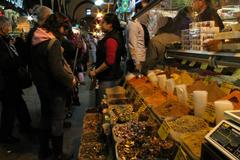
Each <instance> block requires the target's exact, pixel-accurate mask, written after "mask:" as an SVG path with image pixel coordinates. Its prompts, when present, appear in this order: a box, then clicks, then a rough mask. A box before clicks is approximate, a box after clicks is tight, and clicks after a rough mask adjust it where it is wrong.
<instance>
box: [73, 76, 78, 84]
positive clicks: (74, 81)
mask: <svg viewBox="0 0 240 160" xmlns="http://www.w3.org/2000/svg"><path fill="white" fill-rule="evenodd" d="M72 84H73V86H75V85H76V84H77V79H76V77H75V76H74V77H73V80H72Z"/></svg>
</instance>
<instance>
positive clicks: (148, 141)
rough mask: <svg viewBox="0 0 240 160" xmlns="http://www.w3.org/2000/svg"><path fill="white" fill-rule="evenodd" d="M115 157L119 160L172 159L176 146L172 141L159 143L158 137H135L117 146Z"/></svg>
mask: <svg viewBox="0 0 240 160" xmlns="http://www.w3.org/2000/svg"><path fill="white" fill-rule="evenodd" d="M116 148H117V155H118V159H120V160H128V159H129V160H130V159H131V160H137V159H144V160H153V159H158V158H170V159H171V158H172V156H173V154H174V152H175V150H174V149H176V144H175V143H174V141H172V140H166V141H161V140H160V138H158V137H155V136H153V137H150V136H148V137H136V138H135V139H132V140H124V141H122V142H120V143H119V144H117V147H116Z"/></svg>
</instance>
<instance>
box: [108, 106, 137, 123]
mask: <svg viewBox="0 0 240 160" xmlns="http://www.w3.org/2000/svg"><path fill="white" fill-rule="evenodd" d="M108 108H109V113H110V116H111V119H112V120H113V122H115V123H125V122H128V121H129V120H130V119H131V115H132V111H133V107H132V106H131V105H110V106H109V107H108Z"/></svg>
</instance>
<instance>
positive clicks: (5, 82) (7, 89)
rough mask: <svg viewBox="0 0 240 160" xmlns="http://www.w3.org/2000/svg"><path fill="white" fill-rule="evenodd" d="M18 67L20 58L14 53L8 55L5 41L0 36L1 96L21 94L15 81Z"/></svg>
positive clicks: (8, 51)
mask: <svg viewBox="0 0 240 160" xmlns="http://www.w3.org/2000/svg"><path fill="white" fill-rule="evenodd" d="M11 55H12V56H11ZM20 65H21V61H20V58H19V57H18V56H17V55H15V54H14V53H10V50H9V48H8V41H7V39H6V38H5V37H2V36H0V72H1V75H0V76H1V77H0V79H1V80H0V81H1V82H0V83H1V84H0V85H1V91H0V92H1V93H0V94H1V95H2V94H5V95H6V94H7V95H13V94H14V95H16V94H21V93H22V89H21V87H20V84H19V83H18V82H19V81H18V79H17V69H18V68H19V67H20Z"/></svg>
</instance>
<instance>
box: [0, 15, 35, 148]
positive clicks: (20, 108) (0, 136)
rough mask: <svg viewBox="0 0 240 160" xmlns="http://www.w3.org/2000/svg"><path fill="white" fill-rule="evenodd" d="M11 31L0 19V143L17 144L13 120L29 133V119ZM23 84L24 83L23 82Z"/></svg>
mask: <svg viewBox="0 0 240 160" xmlns="http://www.w3.org/2000/svg"><path fill="white" fill-rule="evenodd" d="M11 31H12V25H11V21H10V20H9V19H8V18H6V17H4V16H2V17H0V51H1V52H0V72H1V74H2V77H1V80H2V88H1V92H0V101H1V102H2V115H1V131H0V142H3V143H8V144H9V143H17V142H19V139H17V138H15V137H13V136H12V131H13V128H14V122H15V118H18V121H19V123H20V126H21V127H23V128H21V129H24V130H25V131H30V129H31V126H30V123H31V117H30V114H29V112H28V109H27V106H26V103H25V101H24V100H23V97H22V93H23V92H22V88H23V87H22V84H21V83H20V82H21V80H22V79H20V77H19V69H20V68H23V65H22V62H21V60H20V57H19V55H18V53H17V51H16V49H15V47H14V46H13V44H11V43H10V40H11V39H10V38H9V33H10V32H11ZM23 83H24V81H23Z"/></svg>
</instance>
